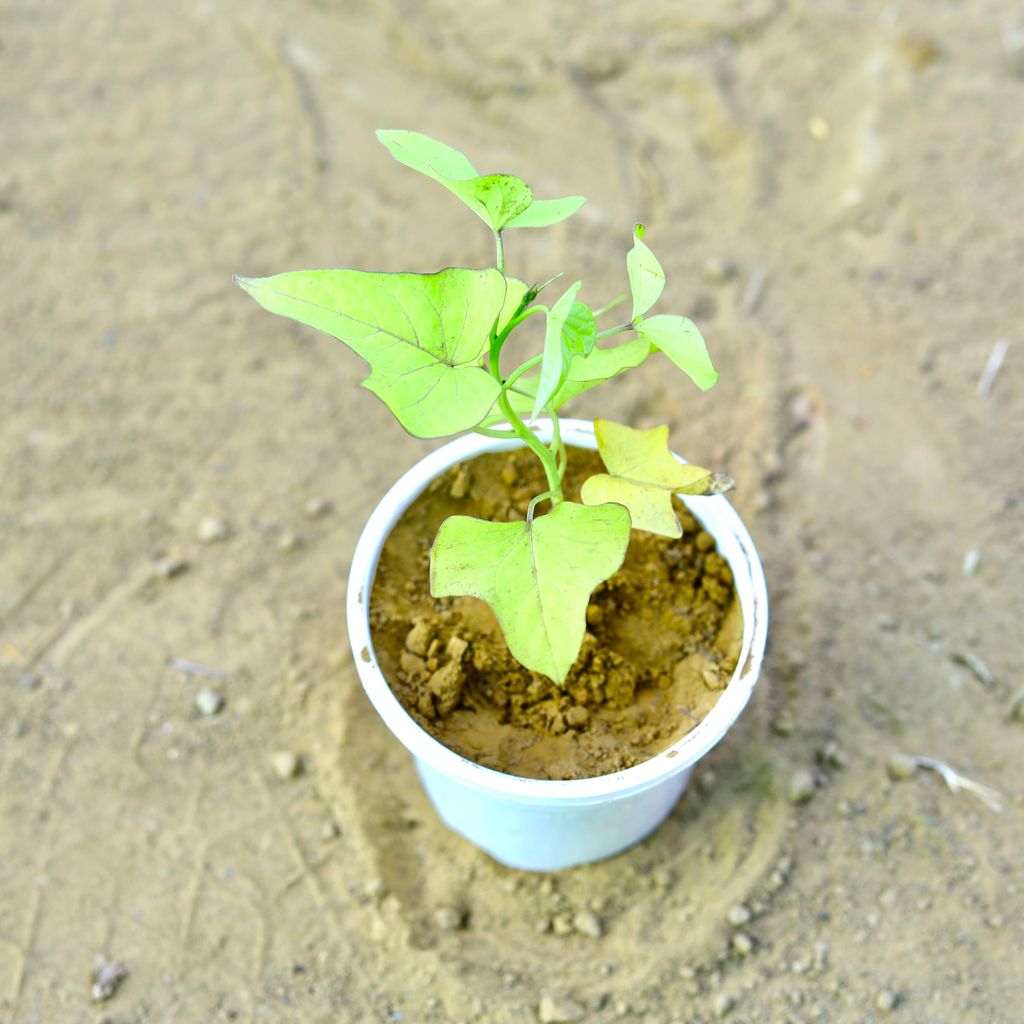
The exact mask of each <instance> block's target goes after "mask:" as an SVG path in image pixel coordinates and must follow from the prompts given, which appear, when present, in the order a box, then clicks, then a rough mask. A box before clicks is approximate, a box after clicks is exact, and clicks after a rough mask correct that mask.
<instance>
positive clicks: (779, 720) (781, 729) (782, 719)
mask: <svg viewBox="0 0 1024 1024" xmlns="http://www.w3.org/2000/svg"><path fill="white" fill-rule="evenodd" d="M794 728H796V723H795V722H794V721H793V716H792V715H791V714H790V713H789V712H788V711H780V712H779V713H778V714H777V715H776V716H775V718H773V719H772V732H773V733H775V735H776V736H781V737H782V738H783V739H786V738H787V737H789V736H792V735H793V730H794Z"/></svg>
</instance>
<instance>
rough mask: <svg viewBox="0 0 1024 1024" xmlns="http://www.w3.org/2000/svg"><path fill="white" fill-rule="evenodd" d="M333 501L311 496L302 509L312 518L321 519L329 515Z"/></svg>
mask: <svg viewBox="0 0 1024 1024" xmlns="http://www.w3.org/2000/svg"><path fill="white" fill-rule="evenodd" d="M332 507H333V506H332V505H331V502H330V501H329V500H328V499H327V498H323V497H315V498H309V499H308V500H307V501H306V504H305V505H303V506H302V511H303V512H305V513H306V515H307V516H308V518H310V519H320V518H322V517H323V516H325V515H327V513H328V512H330V511H331V508H332Z"/></svg>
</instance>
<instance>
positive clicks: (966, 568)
mask: <svg viewBox="0 0 1024 1024" xmlns="http://www.w3.org/2000/svg"><path fill="white" fill-rule="evenodd" d="M980 563H981V552H980V551H978V549H977V548H971V549H970V551H967V552H965V554H964V560H963V563H962V564H961V566H960V571H961V572H962V573H963V574H964V575H965V576H973V575H974V574H975V573H976V572H977V571H978V566H979V564H980Z"/></svg>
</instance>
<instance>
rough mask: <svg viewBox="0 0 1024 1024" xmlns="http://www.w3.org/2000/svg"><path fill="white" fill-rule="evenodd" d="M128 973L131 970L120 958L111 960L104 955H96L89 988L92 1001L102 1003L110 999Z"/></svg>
mask: <svg viewBox="0 0 1024 1024" xmlns="http://www.w3.org/2000/svg"><path fill="white" fill-rule="evenodd" d="M129 973H131V972H130V970H129V968H128V965H127V964H124V963H122V962H121V961H120V960H111V959H109V958H108V957H105V956H98V957H96V962H95V965H94V966H93V974H92V988H91V990H90V996H91V997H92V1001H93V1002H94V1003H104V1002H106V1001H107V1000H108V999H110V998H111V997H112V996H113V995H114V993H115V992H116V991H117V990H118V987H119V986H120V984H121V982H122V981H124V979H125V978H127V977H128V975H129Z"/></svg>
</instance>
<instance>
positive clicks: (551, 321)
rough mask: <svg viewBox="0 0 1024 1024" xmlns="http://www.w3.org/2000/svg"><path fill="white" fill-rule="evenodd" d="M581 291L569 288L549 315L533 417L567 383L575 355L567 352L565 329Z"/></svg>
mask: <svg viewBox="0 0 1024 1024" xmlns="http://www.w3.org/2000/svg"><path fill="white" fill-rule="evenodd" d="M579 290H580V282H579V281H577V282H576V283H575V284H572V285H570V286H569V287H568V288H567V289H566V290H565V292H564V294H563V295H562V297H561V298H560V299H559V300H558V301H557V302H555V303H554V304H553V305H552V306H551V308H550V309H549V310H548V312H547V327H546V328H545V331H544V358H543V360H542V362H541V364H540V377H539V379H538V381H537V395H536V397H535V398H534V401H533V411H532V413H531V416H533V417H536V416H539V415H540V412H541V410H542V409H543V408H544V407H545V406H546V405H547V404H548V400H549V399H550V398H551V396H552V395H553V394H554V393H555V392H556V391H557V390H558V386H559V385H560V384H561V383H562V381H563V380H565V376H566V371H567V370H568V368H569V361H570V360H571V359H572V354H571V353H568V352H567V351H566V347H565V344H564V343H563V341H562V328H563V327H564V326H565V321H566V318H567V317H568V316H569V313H570V311H571V310H572V305H573V302H575V300H576V293H577V292H578V291H579Z"/></svg>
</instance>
